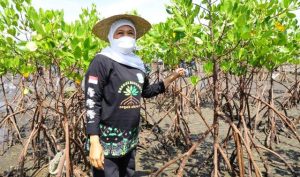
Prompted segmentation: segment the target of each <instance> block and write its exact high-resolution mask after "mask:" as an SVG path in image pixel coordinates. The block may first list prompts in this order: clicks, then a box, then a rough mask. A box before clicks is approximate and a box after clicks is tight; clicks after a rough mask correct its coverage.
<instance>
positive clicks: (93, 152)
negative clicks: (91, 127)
mask: <svg viewBox="0 0 300 177" xmlns="http://www.w3.org/2000/svg"><path fill="white" fill-rule="evenodd" d="M90 143H91V146H90V154H89V158H90V163H91V165H92V166H94V167H95V168H97V169H102V170H103V169H104V152H103V147H102V145H101V144H100V141H99V136H98V135H91V136H90Z"/></svg>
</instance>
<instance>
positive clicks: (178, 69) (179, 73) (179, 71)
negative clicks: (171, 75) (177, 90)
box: [175, 68, 185, 78]
mask: <svg viewBox="0 0 300 177" xmlns="http://www.w3.org/2000/svg"><path fill="white" fill-rule="evenodd" d="M175 72H176V73H177V74H178V77H182V76H184V75H185V69H184V68H177V69H176V70H175ZM178 77H177V78H178Z"/></svg>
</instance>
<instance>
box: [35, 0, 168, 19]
mask: <svg viewBox="0 0 300 177" xmlns="http://www.w3.org/2000/svg"><path fill="white" fill-rule="evenodd" d="M169 2H170V0H138V1H137V0H110V1H104V0H89V1H87V0H72V1H70V0H33V1H32V4H33V6H34V7H36V8H37V9H38V8H43V9H63V10H64V13H65V20H66V21H74V20H76V19H77V18H78V16H79V14H80V12H81V8H86V7H89V6H91V5H92V4H93V3H94V4H96V6H97V10H98V11H99V12H100V15H101V16H102V17H108V16H111V15H116V14H122V13H125V12H129V11H132V10H137V11H138V13H139V14H140V15H141V16H142V17H144V18H146V19H147V20H149V21H150V23H158V22H161V21H164V20H165V19H166V18H167V12H166V10H165V5H164V4H167V3H169Z"/></svg>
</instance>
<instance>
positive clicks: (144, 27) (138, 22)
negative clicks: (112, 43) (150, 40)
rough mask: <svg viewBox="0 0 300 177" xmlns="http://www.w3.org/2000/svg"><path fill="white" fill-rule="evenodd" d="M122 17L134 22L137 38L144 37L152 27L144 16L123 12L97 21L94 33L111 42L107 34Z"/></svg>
mask: <svg viewBox="0 0 300 177" xmlns="http://www.w3.org/2000/svg"><path fill="white" fill-rule="evenodd" d="M120 19H127V20H130V21H131V22H132V23H133V24H134V26H135V29H136V38H137V39H138V38H140V37H142V36H143V35H144V34H145V33H146V32H147V31H149V29H150V28H151V24H150V23H149V22H148V21H147V20H145V19H143V18H142V17H139V16H136V15H128V14H121V15H114V16H111V17H108V18H106V19H103V20H101V21H99V22H98V23H96V25H95V26H94V27H93V33H94V34H95V35H96V36H97V37H99V38H100V39H102V40H104V41H106V42H109V41H108V38H107V36H108V33H109V30H110V27H111V25H112V24H113V23H114V22H115V21H117V20H120Z"/></svg>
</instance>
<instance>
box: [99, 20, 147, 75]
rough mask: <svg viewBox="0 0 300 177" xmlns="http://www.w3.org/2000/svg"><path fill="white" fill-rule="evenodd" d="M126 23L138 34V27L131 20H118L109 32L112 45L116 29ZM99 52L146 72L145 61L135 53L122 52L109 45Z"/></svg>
mask: <svg viewBox="0 0 300 177" xmlns="http://www.w3.org/2000/svg"><path fill="white" fill-rule="evenodd" d="M124 25H128V26H131V27H132V28H133V29H134V32H135V34H136V29H135V27H134V25H133V23H132V22H131V21H129V20H126V19H120V20H117V21H115V22H114V23H113V24H112V25H111V27H110V30H109V33H108V40H109V43H110V45H111V44H112V40H113V35H114V33H115V32H116V30H117V29H118V28H119V27H121V26H124ZM99 54H101V55H104V56H107V57H108V58H111V59H112V60H114V61H116V62H118V63H121V64H124V65H127V66H131V67H133V68H137V69H139V70H141V71H143V72H146V70H145V66H144V63H143V61H142V60H141V58H140V57H138V56H136V55H135V54H134V53H129V54H123V53H120V52H119V51H116V50H114V49H113V48H112V47H111V46H109V47H106V48H104V49H102V51H101V52H100V53H99Z"/></svg>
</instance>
